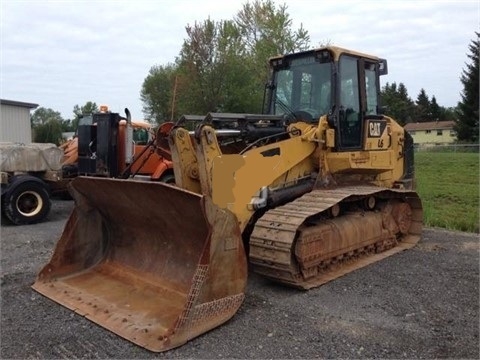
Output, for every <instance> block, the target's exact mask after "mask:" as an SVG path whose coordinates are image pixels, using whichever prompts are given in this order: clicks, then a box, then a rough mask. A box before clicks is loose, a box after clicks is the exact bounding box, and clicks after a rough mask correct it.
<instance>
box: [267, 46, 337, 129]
mask: <svg viewBox="0 0 480 360" xmlns="http://www.w3.org/2000/svg"><path fill="white" fill-rule="evenodd" d="M331 79H332V66H331V63H329V62H325V63H320V62H319V61H318V59H316V58H315V56H314V55H311V54H309V56H308V57H307V56H305V57H300V58H294V59H290V60H289V63H288V66H287V67H285V68H281V69H276V70H275V73H274V77H273V86H272V88H273V94H272V102H271V109H270V113H271V114H274V115H283V114H300V115H301V116H305V113H307V114H308V115H310V116H311V117H312V120H317V119H318V118H319V117H320V116H321V115H324V114H327V113H328V112H329V110H330V109H331V107H332V91H331V81H332V80H331Z"/></svg>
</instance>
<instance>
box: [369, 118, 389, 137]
mask: <svg viewBox="0 0 480 360" xmlns="http://www.w3.org/2000/svg"><path fill="white" fill-rule="evenodd" d="M385 126H386V122H385V121H370V122H369V123H368V136H369V137H381V136H382V133H383V130H385Z"/></svg>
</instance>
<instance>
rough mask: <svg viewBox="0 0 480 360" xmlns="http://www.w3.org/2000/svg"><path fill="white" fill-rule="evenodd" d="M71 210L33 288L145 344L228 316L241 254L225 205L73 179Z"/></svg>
mask: <svg viewBox="0 0 480 360" xmlns="http://www.w3.org/2000/svg"><path fill="white" fill-rule="evenodd" d="M71 193H72V195H73V197H74V199H75V208H74V210H73V212H72V214H71V215H70V218H69V219H68V221H67V223H66V225H65V229H64V232H63V234H62V236H61V238H60V240H59V241H58V243H57V245H56V248H55V250H54V253H53V255H52V258H51V260H50V262H49V263H48V264H47V265H46V266H45V267H44V268H43V269H42V270H41V271H40V273H39V275H38V277H37V280H36V281H35V283H34V284H33V286H32V287H33V289H35V290H36V291H38V292H39V293H41V294H43V295H44V296H46V297H48V298H50V299H52V300H54V301H56V302H58V303H59V304H61V305H63V306H65V307H67V308H69V309H71V310H74V311H75V312H76V313H78V314H80V315H82V316H85V317H86V318H88V319H90V320H92V321H93V322H95V323H97V324H99V325H101V326H103V327H105V328H107V329H108V330H110V331H112V332H114V333H116V334H118V335H120V336H122V337H124V338H126V339H127V340H129V341H131V342H133V343H135V344H137V345H140V346H143V347H145V348H147V349H149V350H151V351H165V350H168V349H171V348H174V347H177V346H180V345H182V344H184V343H185V342H187V341H188V340H189V339H191V338H193V337H196V336H198V335H200V334H202V333H204V332H206V331H208V330H210V329H213V328H215V327H217V326H219V325H220V324H222V323H224V322H225V321H227V320H228V319H230V318H231V317H232V316H233V315H234V314H235V313H236V312H237V310H238V308H239V307H240V305H241V303H242V301H243V299H244V291H245V286H246V280H247V260H246V255H245V252H244V249H243V244H242V240H241V234H240V229H239V227H238V224H237V220H236V217H235V216H234V215H233V213H231V212H229V211H226V210H222V209H220V208H218V207H216V206H215V205H213V204H212V202H211V201H210V199H209V198H207V197H204V196H201V195H197V194H195V193H192V192H188V191H185V190H182V189H180V188H176V187H174V186H170V185H166V184H163V183H157V182H142V181H133V180H118V179H104V178H93V177H79V178H77V179H75V180H74V181H72V183H71Z"/></svg>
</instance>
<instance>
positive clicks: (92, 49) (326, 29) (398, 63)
mask: <svg viewBox="0 0 480 360" xmlns="http://www.w3.org/2000/svg"><path fill="white" fill-rule="evenodd" d="M273 1H274V3H275V4H277V6H281V5H286V6H287V13H288V14H289V16H290V18H291V19H292V30H296V29H298V28H300V26H303V28H304V29H305V30H307V31H308V33H309V35H310V41H311V42H310V44H311V47H312V48H314V47H318V46H319V44H322V43H323V44H324V43H327V42H328V43H330V44H331V45H336V46H340V47H345V48H349V49H352V50H357V51H361V52H364V53H368V54H371V55H376V56H378V57H381V58H385V59H387V61H388V70H389V74H388V75H386V76H384V77H382V78H381V84H382V86H384V85H385V84H386V83H387V82H388V83H393V82H396V83H397V84H399V83H403V84H404V85H405V86H406V88H407V91H408V94H409V96H410V98H412V100H416V98H417V95H418V94H419V92H420V90H421V89H424V90H425V91H426V94H427V95H428V96H429V98H430V99H431V98H432V96H435V98H436V100H437V103H438V104H439V105H440V106H444V107H451V106H456V104H457V103H458V101H460V100H461V98H460V94H461V91H462V90H463V87H462V84H461V82H460V76H461V74H462V71H463V69H465V68H466V64H469V63H470V59H469V58H468V56H467V55H468V54H469V53H470V51H469V49H468V47H469V45H470V44H471V43H472V40H473V39H475V37H476V35H475V32H478V31H480V28H479V22H480V0H454V1H442V0H433V1H430V0H425V1H420V0H419V1H413V0H403V1H398V0H395V1H393V0H391V1H388V0H383V1H381V0H377V1H361V0H358V1H347V0H284V1H281V0H273ZM247 2H248V1H247V0H242V1H240V0H223V1H218V0H175V1H172V0H150V1H148V0H135V1H133V0H130V1H112V0H110V1H106V0H97V1H92V0H69V1H67V0H64V1H58V0H57V1H44V0H29V1H22V0H0V25H1V28H0V98H2V99H7V100H15V101H23V102H28V103H35V104H38V105H39V106H40V107H44V108H50V109H53V110H54V111H58V112H60V113H61V115H62V117H63V118H64V119H71V118H73V108H74V106H75V105H79V106H83V105H85V103H86V102H88V101H93V102H95V103H96V104H97V105H99V106H100V105H108V106H109V108H110V110H111V111H114V112H119V113H122V114H123V113H124V109H125V108H126V107H127V108H128V109H129V110H130V112H131V113H132V117H133V118H134V119H143V118H144V116H143V113H142V102H141V100H140V91H141V87H142V83H143V81H144V79H145V78H146V77H147V75H148V72H149V70H150V69H151V68H152V67H153V66H155V65H167V64H168V63H173V62H174V61H175V58H176V57H177V56H178V54H179V52H180V49H181V46H182V43H183V41H184V40H185V39H186V38H187V34H186V31H185V27H186V26H187V25H193V24H195V22H200V23H201V22H203V21H204V20H206V19H208V18H210V19H211V20H214V21H219V20H232V19H233V18H234V17H235V16H236V14H237V13H238V12H239V11H240V10H241V9H242V8H243V5H244V4H246V3H247ZM249 2H250V3H253V0H250V1H249Z"/></svg>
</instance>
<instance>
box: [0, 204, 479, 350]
mask: <svg viewBox="0 0 480 360" xmlns="http://www.w3.org/2000/svg"><path fill="white" fill-rule="evenodd" d="M72 206H73V203H72V202H70V201H60V200H55V201H54V203H53V206H52V212H51V214H50V216H49V218H48V220H47V221H46V222H43V223H41V224H36V225H30V226H10V225H8V224H6V223H5V221H2V227H1V354H0V358H1V359H52V358H56V359H58V358H66V359H77V358H99V359H105V358H115V359H121V358H125V359H127V358H128V359H140V358H141V359H149V358H169V359H173V358H195V359H197V358H202V359H207V358H208V359H212V358H257V359H265V358H304V359H305V358H356V359H358V358H384V359H385V358H389V359H393V358H395V359H398V358H408V359H411V358H457V359H458V358H462V359H478V358H480V353H479V337H478V335H479V250H480V248H479V237H478V235H474V234H467V233H461V232H449V231H444V230H439V229H425V230H424V232H423V237H422V240H421V242H420V243H419V245H418V246H417V247H415V248H414V249H412V250H409V251H405V252H402V253H400V254H397V255H394V256H392V257H390V258H387V259H385V260H383V261H381V262H378V263H376V264H373V265H370V266H368V267H366V268H363V269H360V270H357V271H356V272H353V273H350V274H348V275H346V276H344V277H342V278H339V279H337V280H335V281H333V282H331V283H328V284H326V285H323V286H322V287H320V288H317V289H313V290H310V291H308V292H303V291H298V290H293V289H289V288H285V287H282V286H280V285H276V284H273V283H271V282H269V281H267V280H265V279H263V278H261V277H259V276H257V275H255V274H251V275H250V276H249V280H248V288H247V294H246V300H245V302H244V304H243V305H242V307H241V308H240V311H239V312H238V313H237V314H236V315H235V316H234V317H233V318H232V319H231V320H230V321H229V322H227V323H226V324H224V325H223V326H221V327H219V328H216V329H214V330H212V331H210V332H209V333H207V334H204V335H202V336H200V337H198V338H196V339H194V340H192V341H190V342H188V343H187V344H186V345H184V346H182V347H180V348H177V349H174V350H171V351H168V352H164V353H151V352H149V351H147V350H145V349H143V348H141V347H138V346H136V345H133V344H131V343H129V342H128V341H126V340H124V339H122V338H120V337H118V336H116V335H114V334H112V333H110V332H109V331H107V330H105V329H103V328H101V327H99V326H97V325H95V324H94V323H92V322H90V321H88V320H86V319H84V318H82V317H81V316H79V315H76V314H74V313H73V312H71V311H70V310H67V309H66V308H64V307H62V306H60V305H57V304H56V303H54V302H52V301H51V300H49V299H47V298H45V297H43V296H41V295H40V294H38V293H36V292H35V291H33V290H32V289H31V288H30V285H31V284H32V283H33V282H34V281H35V277H36V274H37V272H38V271H39V269H40V268H41V267H42V266H43V265H45V264H46V263H47V261H48V260H49V258H50V255H51V253H52V250H53V248H54V246H55V244H56V241H57V239H58V238H59V236H60V234H61V232H62V229H63V225H64V223H65V220H66V219H67V217H68V214H69V212H70V210H71V209H72Z"/></svg>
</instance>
